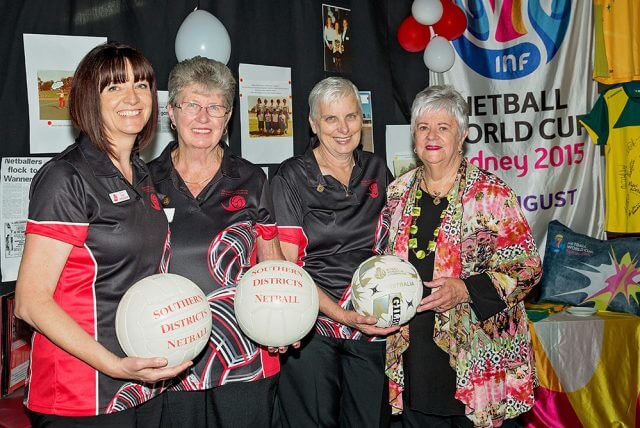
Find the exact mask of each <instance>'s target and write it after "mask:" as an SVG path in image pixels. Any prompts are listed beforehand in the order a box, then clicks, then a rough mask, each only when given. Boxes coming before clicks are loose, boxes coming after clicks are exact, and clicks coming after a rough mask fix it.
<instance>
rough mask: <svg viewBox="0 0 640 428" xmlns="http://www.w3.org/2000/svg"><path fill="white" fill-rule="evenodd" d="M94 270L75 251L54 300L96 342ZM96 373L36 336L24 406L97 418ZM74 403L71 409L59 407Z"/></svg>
mask: <svg viewBox="0 0 640 428" xmlns="http://www.w3.org/2000/svg"><path fill="white" fill-rule="evenodd" d="M96 272H97V266H96V263H95V260H94V258H93V257H92V255H91V253H90V251H89V249H88V248H87V247H74V248H73V249H72V250H71V254H69V258H68V259H67V263H66V264H65V266H64V269H63V271H62V273H61V275H60V279H59V280H58V284H57V286H56V290H55V292H54V294H53V299H54V300H55V301H56V303H57V304H58V305H60V307H61V308H62V309H63V310H64V311H65V312H66V313H67V314H69V315H70V316H71V317H72V318H73V319H74V320H75V322H77V323H78V325H80V327H82V329H83V330H84V331H86V332H87V333H88V334H89V335H90V336H91V337H93V338H96V312H95V311H96V309H95V305H96V300H95V293H94V287H95V279H96ZM96 383H97V371H96V370H95V369H94V368H93V367H91V366H89V365H88V364H86V363H84V362H82V361H80V360H79V359H77V358H76V357H74V356H72V355H70V354H68V353H67V352H65V351H63V350H62V349H61V348H59V347H58V346H56V345H54V344H53V343H52V342H50V341H49V339H47V338H46V337H45V336H44V335H42V334H40V333H35V334H34V338H33V349H32V351H31V374H30V377H29V395H28V396H27V400H26V406H27V407H28V408H29V409H30V410H33V411H35V412H40V413H46V414H55V415H60V416H87V415H90V414H94V415H97V414H98V407H99V406H98V403H97V390H96ZM60 402H62V403H73V408H67V407H60V406H59V405H58V403H60Z"/></svg>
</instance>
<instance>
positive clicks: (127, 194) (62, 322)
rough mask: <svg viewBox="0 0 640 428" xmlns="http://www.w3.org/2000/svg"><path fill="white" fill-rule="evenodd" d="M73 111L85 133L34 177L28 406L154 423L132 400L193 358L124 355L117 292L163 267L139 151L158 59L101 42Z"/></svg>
mask: <svg viewBox="0 0 640 428" xmlns="http://www.w3.org/2000/svg"><path fill="white" fill-rule="evenodd" d="M69 111H70V114H71V118H72V120H73V122H74V124H75V125H76V127H78V128H79V129H80V135H79V137H78V139H77V140H76V142H75V144H73V145H71V146H69V147H68V148H67V149H66V150H65V151H64V152H62V153H61V154H59V155H58V156H56V157H54V158H53V159H52V160H51V161H49V162H48V163H47V164H45V165H44V166H43V167H42V169H41V170H40V171H39V172H38V173H37V174H36V176H35V177H34V179H33V182H32V185H31V194H30V204H29V220H28V222H27V228H26V241H25V247H24V254H23V257H22V263H21V265H20V271H19V274H18V281H17V287H16V310H15V313H16V316H17V317H19V318H21V319H23V320H25V321H26V322H27V323H29V324H30V325H31V326H32V327H33V328H34V329H35V333H34V337H33V340H32V352H31V367H30V373H29V378H28V382H27V386H28V389H27V393H26V398H25V404H26V406H27V408H28V409H29V410H30V411H31V421H32V423H33V425H34V426H50V427H66V426H75V427H94V426H100V427H122V426H136V425H137V426H143V425H151V424H152V421H150V420H149V419H147V418H140V417H139V415H138V414H137V413H138V409H136V407H135V406H137V405H138V404H140V403H142V402H145V401H147V400H148V399H149V398H151V397H153V396H154V395H156V394H157V392H158V391H160V390H161V389H162V384H156V382H159V381H162V380H164V379H169V378H172V377H174V376H176V375H177V374H178V373H180V372H182V371H183V370H185V369H186V368H187V367H188V366H189V365H190V362H187V363H183V364H181V365H179V366H176V367H166V366H167V360H166V359H164V358H133V357H126V356H125V354H124V352H123V351H122V349H121V347H120V345H119V344H118V340H117V338H116V334H115V314H116V308H117V306H118V303H119V301H120V299H121V297H122V296H123V295H124V293H125V292H126V291H127V290H128V289H129V287H131V286H132V285H133V284H134V283H135V282H137V281H138V280H140V279H142V278H144V277H146V276H149V275H152V274H154V273H157V272H158V270H159V267H160V266H161V265H163V263H162V262H163V255H164V249H165V246H166V243H167V240H168V225H167V219H166V216H165V214H164V213H163V211H162V209H161V207H160V203H159V201H158V197H157V196H156V193H155V190H154V187H153V182H152V181H151V178H150V176H149V172H148V170H147V167H146V166H145V164H144V163H143V162H142V161H141V160H140V158H139V157H138V154H137V152H138V150H139V149H141V148H142V147H144V146H145V145H146V144H147V143H149V141H150V140H151V138H152V137H153V135H154V132H155V127H156V123H157V117H158V104H157V99H156V78H155V74H154V72H153V69H152V67H151V64H150V63H149V61H148V60H147V59H146V58H145V57H144V56H143V55H142V54H141V53H140V52H139V51H137V50H136V49H134V48H132V47H130V46H127V45H123V44H119V43H108V44H103V45H100V46H98V47H96V48H94V49H93V50H91V51H90V52H89V53H88V54H87V55H86V56H85V57H84V59H83V60H82V61H81V62H80V65H79V66H78V68H77V70H76V73H75V75H74V78H73V83H72V87H71V93H70V99H69Z"/></svg>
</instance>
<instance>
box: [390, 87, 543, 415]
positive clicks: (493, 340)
mask: <svg viewBox="0 0 640 428" xmlns="http://www.w3.org/2000/svg"><path fill="white" fill-rule="evenodd" d="M468 128H469V122H468V117H467V104H466V102H465V100H464V98H463V97H462V96H461V95H460V94H459V93H458V92H457V91H456V90H455V89H454V88H453V87H451V86H430V87H428V88H426V89H424V90H423V91H422V92H420V93H419V94H418V95H417V96H416V98H415V100H414V102H413V105H412V107H411V130H412V137H413V145H414V152H415V153H416V156H417V157H418V159H419V160H420V162H421V165H420V166H418V167H417V168H415V169H413V170H411V171H409V172H407V173H405V174H403V175H401V176H400V177H398V178H397V179H396V180H395V181H394V182H393V183H391V184H390V185H389V187H388V189H387V207H386V209H385V214H388V215H389V220H388V222H387V224H388V225H389V240H388V243H387V244H388V248H387V252H389V253H391V254H393V255H396V256H398V257H400V258H402V259H404V260H407V261H409V262H410V263H411V264H413V265H414V266H415V268H416V269H417V271H418V273H419V274H420V278H422V280H423V281H424V288H423V299H422V300H421V301H420V304H419V305H418V306H417V312H418V314H417V315H416V316H415V317H414V318H413V319H412V320H411V321H409V323H408V324H406V325H404V326H402V328H401V330H400V331H399V332H397V333H395V334H393V335H391V336H389V337H387V362H386V374H387V376H388V377H389V403H390V404H391V406H392V408H393V412H394V413H396V414H400V413H401V414H402V416H401V417H402V424H403V426H404V427H435V426H455V427H469V428H472V427H474V426H475V427H496V426H503V427H514V426H517V423H516V421H515V420H514V419H515V418H516V417H517V416H518V415H519V414H521V413H524V412H526V411H528V410H529V409H530V408H531V407H532V406H533V402H534V396H533V387H534V385H535V383H536V377H535V376H536V375H535V366H534V361H533V347H532V344H531V335H530V333H529V326H528V320H527V315H526V312H525V308H524V302H523V301H524V298H525V296H526V295H527V293H528V292H529V291H530V290H531V289H532V288H533V287H534V286H535V285H536V283H537V282H538V281H539V280H540V276H541V273H542V269H541V263H540V257H539V256H538V252H537V250H536V245H535V242H534V241H533V237H532V235H531V229H530V228H529V225H528V224H527V220H526V219H525V217H524V214H523V213H522V210H521V209H520V206H519V204H518V201H517V198H516V195H515V194H514V193H513V191H512V190H511V189H510V188H509V186H508V185H507V184H505V183H504V182H502V181H501V180H500V179H499V178H498V177H496V176H495V175H493V174H491V173H489V172H487V171H484V170H481V169H479V168H476V167H475V166H474V165H473V164H471V163H469V162H467V161H466V160H465V158H464V156H463V151H464V143H465V139H466V137H467V134H468ZM514 350H517V351H514Z"/></svg>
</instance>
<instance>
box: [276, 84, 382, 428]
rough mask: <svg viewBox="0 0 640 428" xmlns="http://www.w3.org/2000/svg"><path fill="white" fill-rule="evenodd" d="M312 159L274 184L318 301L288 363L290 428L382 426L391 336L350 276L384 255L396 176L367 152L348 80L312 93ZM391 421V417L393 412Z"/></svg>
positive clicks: (293, 247)
mask: <svg viewBox="0 0 640 428" xmlns="http://www.w3.org/2000/svg"><path fill="white" fill-rule="evenodd" d="M309 123H310V125H311V129H312V131H313V133H314V134H316V136H315V137H314V138H313V139H312V140H311V145H310V146H309V148H308V150H307V151H306V153H305V154H304V155H302V156H295V157H293V158H291V159H288V160H286V161H285V162H284V163H283V164H282V165H281V166H280V169H279V171H278V172H277V174H276V176H275V177H274V178H273V180H272V183H271V185H272V190H273V198H274V207H275V211H276V216H277V219H278V231H279V237H280V240H281V245H282V250H283V253H284V255H285V257H286V258H287V260H289V261H292V262H294V263H298V264H300V265H303V266H304V267H305V270H306V271H307V272H308V273H309V274H310V275H311V276H312V277H313V279H314V281H315V283H316V285H317V287H318V293H319V296H320V312H321V313H320V315H319V316H318V319H317V321H316V326H315V329H314V331H312V332H311V333H309V335H308V336H307V337H306V338H304V339H303V340H302V342H303V345H302V347H301V348H300V351H299V352H297V351H292V352H290V353H288V354H283V355H282V370H281V372H280V383H279V387H278V394H279V397H280V399H279V403H280V405H279V409H280V415H281V423H282V426H284V427H294V426H295V427H298V426H301V427H309V426H365V427H376V426H380V425H384V421H383V419H381V415H384V414H385V413H384V410H383V409H384V408H385V406H384V405H383V403H384V398H385V397H384V391H385V383H386V380H385V376H384V336H385V335H386V334H389V333H390V332H392V331H394V330H395V329H394V328H389V329H383V328H378V327H376V326H375V325H374V324H375V323H376V318H375V317H367V316H362V315H360V314H358V313H357V312H355V311H354V310H353V305H352V303H351V285H350V284H351V278H352V276H353V273H354V271H355V270H356V268H357V267H358V266H359V265H360V263H362V262H363V261H365V260H366V259H368V258H369V257H371V256H373V255H375V254H377V253H379V252H380V251H381V250H382V248H380V247H376V246H375V237H376V235H377V234H380V233H382V232H383V231H384V227H383V225H379V224H378V217H379V214H380V211H381V209H382V207H383V206H384V203H385V197H384V192H385V189H386V187H387V183H389V181H390V180H391V173H390V172H389V170H388V169H387V167H386V165H385V163H384V161H383V160H382V159H380V158H379V157H377V156H375V155H373V154H372V153H368V152H365V151H363V150H362V148H361V146H360V134H361V130H362V106H361V105H360V97H359V95H358V89H357V88H356V86H355V85H354V84H353V83H351V82H350V81H348V80H346V79H343V78H339V77H329V78H327V79H324V80H322V81H320V82H318V84H316V86H315V87H314V88H313V89H312V90H311V93H310V95H309ZM387 414H388V412H387Z"/></svg>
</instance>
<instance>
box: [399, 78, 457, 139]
mask: <svg viewBox="0 0 640 428" xmlns="http://www.w3.org/2000/svg"><path fill="white" fill-rule="evenodd" d="M439 110H444V111H446V112H447V113H449V114H450V115H451V116H453V117H454V118H455V120H456V124H457V125H458V132H459V134H460V135H461V134H462V133H464V132H465V131H466V130H468V129H469V106H468V104H467V102H466V101H465V99H464V98H463V97H462V95H460V93H459V92H458V91H456V90H455V88H454V87H453V86H450V85H434V86H429V87H427V88H425V89H423V90H422V91H420V92H419V93H418V95H416V98H415V99H414V100H413V104H412V105H411V135H412V136H413V135H414V132H415V130H416V121H417V120H418V118H419V117H420V116H422V114H423V113H425V112H435V111H439Z"/></svg>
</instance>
